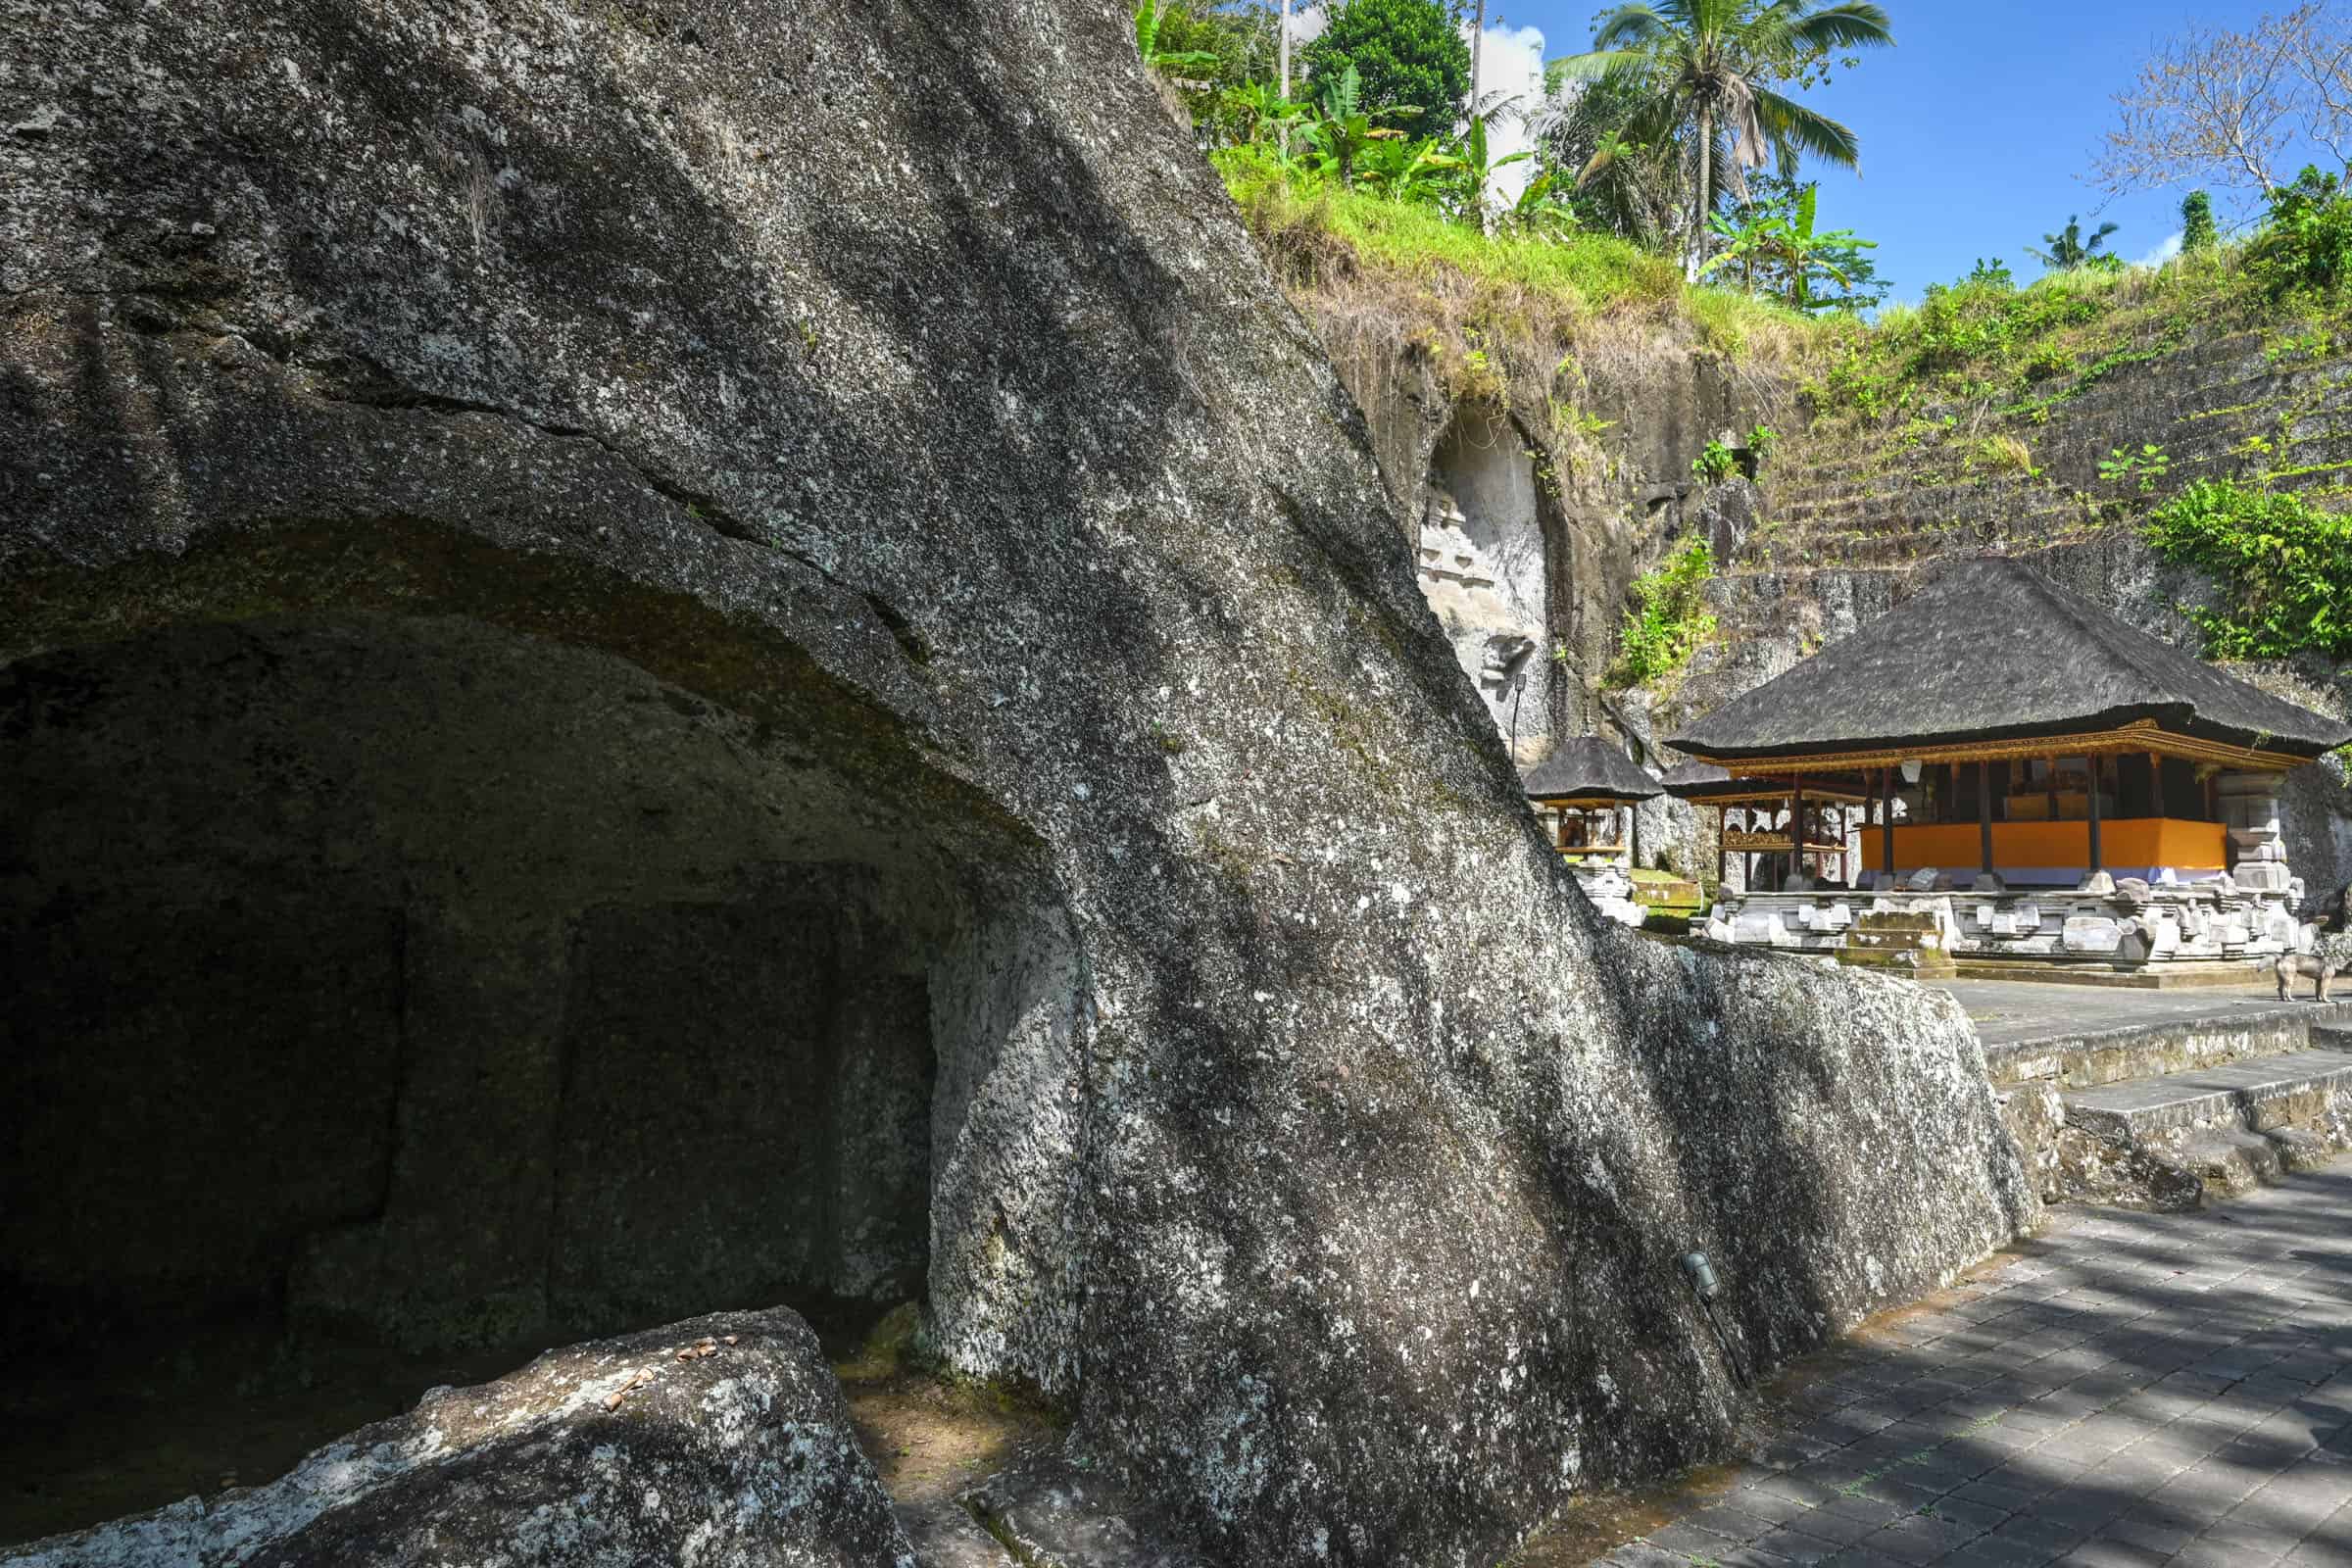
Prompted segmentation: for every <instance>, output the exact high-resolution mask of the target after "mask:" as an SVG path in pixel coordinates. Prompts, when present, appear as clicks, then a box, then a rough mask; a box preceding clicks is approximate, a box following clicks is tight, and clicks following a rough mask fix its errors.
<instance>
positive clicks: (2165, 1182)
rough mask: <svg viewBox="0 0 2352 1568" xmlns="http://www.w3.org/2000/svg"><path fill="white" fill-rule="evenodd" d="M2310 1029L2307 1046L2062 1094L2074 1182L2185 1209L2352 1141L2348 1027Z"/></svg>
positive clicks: (2064, 1155) (2317, 1159)
mask: <svg viewBox="0 0 2352 1568" xmlns="http://www.w3.org/2000/svg"><path fill="white" fill-rule="evenodd" d="M2312 1036H2313V1038H2314V1040H2315V1041H2316V1042H2317V1043H2316V1044H2315V1045H2314V1046H2313V1047H2312V1048H2311V1049H2309V1050H2304V1051H2289V1052H2283V1053H2279V1054H2273V1055H2266V1056H2249V1057H2245V1058H2243V1059H2240V1060H2235V1061H2230V1062H2226V1063H2223V1064H2221V1065H2218V1066H2215V1065H2207V1066H2201V1067H2196V1068H2192V1069H2189V1070H2187V1071H2184V1072H2175V1073H2167V1074H2164V1075H2163V1076H2161V1077H2151V1078H2138V1079H2131V1080H2128V1081H2126V1082H2122V1083H2115V1084H2109V1085H2107V1086H2105V1087H2102V1088H2097V1089H2070V1090H2066V1091H2064V1092H2062V1093H2061V1094H2060V1096H2059V1099H2060V1101H2061V1107H2060V1114H2061V1115H2062V1117H2063V1128H2062V1130H2061V1133H2060V1136H2059V1140H2058V1148H2059V1151H2060V1153H2059V1160H2060V1163H2061V1164H2062V1165H2063V1166H2065V1167H2066V1169H2067V1173H2068V1180H2069V1182H2070V1183H2071V1185H2072V1186H2073V1188H2074V1190H2075V1192H2076V1193H2077V1194H2078V1195H2080V1196H2083V1197H2089V1198H2092V1199H2094V1200H2103V1201H2112V1202H2123V1203H2129V1204H2135V1205H2145V1206H2152V1207H2157V1208H2193V1207H2195V1206H2197V1205H2198V1204H2199V1203H2201V1202H2205V1201H2210V1200H2213V1199H2217V1198H2234V1197H2237V1196H2238V1195H2240V1194H2243V1193H2246V1192H2250V1191H2252V1190H2253V1189H2254V1188H2256V1187H2259V1186H2267V1185H2272V1184H2275V1183H2278V1182H2279V1181H2282V1180H2284V1179H2285V1177H2286V1174H2287V1173H2288V1172H2290V1171H2300V1170H2312V1169H2316V1168H2318V1167H2319V1166H2322V1165H2325V1164H2327V1162H2328V1161H2329V1160H2331V1159H2333V1158H2334V1157H2335V1156H2336V1155H2337V1154H2339V1153H2341V1152H2343V1151H2344V1150H2345V1149H2347V1148H2352V1036H2347V1035H2346V1034H2345V1032H2344V1031H2343V1030H2341V1029H2336V1028H2327V1027H2315V1028H2314V1029H2313V1031H2312ZM2013 1093H2014V1092H2013Z"/></svg>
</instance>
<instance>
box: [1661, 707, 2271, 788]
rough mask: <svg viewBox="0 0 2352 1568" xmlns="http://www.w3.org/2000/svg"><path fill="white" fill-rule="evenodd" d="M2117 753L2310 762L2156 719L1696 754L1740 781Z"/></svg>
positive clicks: (2267, 763) (2256, 763)
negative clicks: (1856, 745)
mask: <svg viewBox="0 0 2352 1568" xmlns="http://www.w3.org/2000/svg"><path fill="white" fill-rule="evenodd" d="M2116 752H2157V753H2161V754H2162V755H2164V756H2167V757H2179V758H2183V759H2186V760H2189V761H2192V762H2224V763H2228V764H2229V765H2231V766H2234V767H2245V768H2257V769H2264V770H2268V771H2275V772H2281V773H2282V772H2285V771H2287V770H2288V769H2290V768H2295V767H2300V766H2302V765H2303V764H2304V763H2305V762H2306V761H2309V760H2310V759H2309V758H2303V757H2295V756H2291V755H2289V754H2288V753H2285V752H2266V751H2263V750H2261V749H2260V748H2258V747H2252V746H2231V745H2229V744H2228V743H2227V742H2223V741H2209V740H2201V739H2199V738H2198V737H2196V736H2194V735H2176V734H2173V733H2172V732H2171V731H2169V730H2164V729H2160V728H2158V727H2157V724H2156V721H2155V720H2154V719H2152V718H2139V719H2133V720H2132V721H2131V723H2129V724H2126V725H2125V726H2123V727H2122V728H2121V729H2111V730H2097V731H2093V732H2091V733H2089V734H2085V735H2030V736H2024V737H2021V738H2019V739H2016V740H1998V741H1947V742H1943V743H1941V744H1938V745H1935V746H1885V747H1876V748H1873V749H1872V750H1869V751H1861V752H1812V753H1800V754H1795V755H1783V756H1780V757H1740V758H1733V757H1710V756H1708V755H1707V754H1706V753H1704V752H1693V753H1692V754H1691V755H1692V756H1694V757H1699V758H1703V759H1704V760H1707V761H1710V762H1713V763H1714V764H1715V765H1716V766H1718V767H1721V768H1723V769H1725V770H1727V771H1728V772H1730V773H1732V774H1733V775H1734V776H1735V777H1738V778H1759V777H1764V776H1768V775H1770V774H1774V773H1809V772H1815V771H1819V772H1824V773H1838V772H1845V771H1848V770H1850V769H1853V768H1858V767H1894V766H1897V765H1899V764H1901V763H1903V762H1912V761H1917V762H2009V761H2017V760H2022V759H2030V758H2036V757H2090V756H2102V757H2103V756H2107V755H2109V754H2111V753H2116Z"/></svg>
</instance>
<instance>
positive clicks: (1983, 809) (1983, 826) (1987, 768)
mask: <svg viewBox="0 0 2352 1568" xmlns="http://www.w3.org/2000/svg"><path fill="white" fill-rule="evenodd" d="M1977 860H1978V862H1979V864H1981V865H1982V866H1983V867H1984V871H1985V875H1986V876H1990V875H1992V764H1991V763H1990V762H1979V763H1978V764H1977Z"/></svg>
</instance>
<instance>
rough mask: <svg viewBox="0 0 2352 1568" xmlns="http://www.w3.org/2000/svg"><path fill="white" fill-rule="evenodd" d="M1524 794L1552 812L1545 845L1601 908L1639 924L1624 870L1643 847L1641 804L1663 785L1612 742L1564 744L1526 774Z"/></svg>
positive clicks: (1583, 740) (1596, 739)
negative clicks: (1548, 843) (1549, 840)
mask: <svg viewBox="0 0 2352 1568" xmlns="http://www.w3.org/2000/svg"><path fill="white" fill-rule="evenodd" d="M1523 787H1524V788H1525V789H1526V791H1527V798H1528V799H1529V800H1530V801H1532V802H1534V803H1535V805H1536V806H1537V807H1538V808H1539V809H1543V810H1544V811H1547V812H1549V813H1550V814H1551V818H1552V821H1551V829H1552V847H1553V848H1554V849H1556V850H1558V851H1559V853H1560V858H1562V859H1564V860H1566V861H1568V862H1569V864H1570V865H1572V866H1574V867H1575V868H1576V871H1577V875H1578V879H1579V880H1580V881H1581V882H1582V883H1583V884H1584V888H1585V892H1586V893H1587V894H1588V895H1590V896H1591V898H1592V899H1593V903H1594V904H1595V905H1596V906H1598V907H1599V908H1600V910H1601V912H1602V913H1603V914H1606V915H1609V916H1610V917H1612V918H1614V919H1618V920H1622V921H1624V922H1625V923H1627V924H1628V925H1640V924H1641V923H1642V910H1641V908H1640V907H1639V906H1637V905H1636V904H1635V902H1634V898H1633V881H1632V878H1631V877H1630V875H1628V873H1629V872H1631V871H1632V869H1633V867H1634V865H1635V864H1636V863H1637V862H1638V860H1639V859H1640V857H1641V853H1642V826H1641V822H1642V819H1641V814H1640V812H1639V811H1638V810H1637V808H1638V807H1639V806H1640V805H1641V803H1642V802H1643V801H1648V800H1655V799H1656V798H1657V797H1658V796H1659V795H1661V794H1663V793H1664V791H1663V790H1662V789H1661V788H1660V787H1659V784H1658V781H1657V780H1656V779H1654V778H1652V777H1650V775H1649V774H1648V773H1646V772H1644V771H1643V770H1642V768H1640V767H1637V766H1635V765H1634V761H1633V759H1631V758H1629V757H1627V756H1626V755H1625V752H1624V750H1623V749H1622V748H1621V747H1619V746H1617V745H1615V744H1614V743H1612V742H1609V741H1605V740H1603V739H1601V738H1600V737H1599V736H1597V735H1586V736H1583V737H1581V738H1579V739H1576V740H1572V741H1567V742H1563V743H1562V744H1561V745H1560V746H1559V747H1558V748H1556V749H1555V750H1554V751H1553V752H1552V754H1551V756H1549V757H1548V758H1546V759H1544V761H1543V762H1541V763H1539V764H1538V765H1537V767H1536V769H1535V771H1534V772H1532V773H1530V774H1528V776H1527V779H1526V782H1525V784H1524V786H1523Z"/></svg>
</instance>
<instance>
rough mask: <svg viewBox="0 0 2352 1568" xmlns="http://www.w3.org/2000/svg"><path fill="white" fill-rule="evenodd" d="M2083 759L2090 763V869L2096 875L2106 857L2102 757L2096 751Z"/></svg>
mask: <svg viewBox="0 0 2352 1568" xmlns="http://www.w3.org/2000/svg"><path fill="white" fill-rule="evenodd" d="M2083 760H2084V761H2086V762H2088V763H2089V764H2090V869H2091V873H2092V874H2093V875H2094V876H2095V875H2096V874H2097V873H2098V872H2099V870H2100V868H2101V862H2102V860H2103V857H2102V856H2101V854H2100V851H2099V761H2100V759H2099V757H2098V756H2097V755H2096V754H2095V753H2094V754H2093V755H2091V756H2089V757H2087V758H2084V759H2083Z"/></svg>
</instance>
